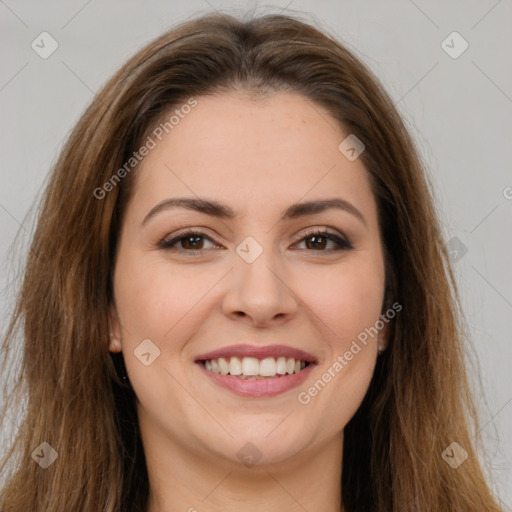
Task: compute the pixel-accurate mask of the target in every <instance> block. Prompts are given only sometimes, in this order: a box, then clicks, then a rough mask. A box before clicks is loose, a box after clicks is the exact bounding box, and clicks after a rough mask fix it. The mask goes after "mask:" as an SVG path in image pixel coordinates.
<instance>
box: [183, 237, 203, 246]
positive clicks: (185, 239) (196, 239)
mask: <svg viewBox="0 0 512 512" xmlns="http://www.w3.org/2000/svg"><path fill="white" fill-rule="evenodd" d="M201 238H202V237H201V236H197V235H191V236H187V237H185V238H183V239H182V246H183V248H184V249H201V247H198V246H197V245H196V244H197V243H198V242H200V241H201ZM190 240H193V242H192V244H189V241H190ZM187 246H188V247H187Z"/></svg>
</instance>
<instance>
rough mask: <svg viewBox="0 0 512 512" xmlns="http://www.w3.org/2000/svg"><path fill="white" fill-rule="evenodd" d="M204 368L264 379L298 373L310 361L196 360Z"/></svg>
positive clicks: (225, 373) (220, 358)
mask: <svg viewBox="0 0 512 512" xmlns="http://www.w3.org/2000/svg"><path fill="white" fill-rule="evenodd" d="M198 362H199V363H201V364H202V365H203V366H204V368H205V369H206V370H207V371H209V372H212V373H216V374H219V375H231V376H233V377H238V378H240V379H244V380H265V379H275V378H279V377H285V376H287V375H294V374H298V373H300V372H301V371H303V370H304V369H305V368H307V367H308V366H309V365H310V363H309V362H308V361H304V360H301V359H295V358H293V357H283V356H281V357H265V358H263V359H258V358H256V357H235V356H233V357H218V358H216V359H205V360H201V361H198Z"/></svg>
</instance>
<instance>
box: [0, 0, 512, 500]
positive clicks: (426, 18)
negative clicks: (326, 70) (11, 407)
mask: <svg viewBox="0 0 512 512" xmlns="http://www.w3.org/2000/svg"><path fill="white" fill-rule="evenodd" d="M285 8H287V9H288V12H290V13H292V14H293V13H294V12H295V13H299V14H303V15H304V14H307V13H311V15H312V16H313V17H314V19H316V20H319V22H320V24H321V27H323V28H325V29H326V30H328V31H329V32H330V33H331V34H335V35H336V36H337V37H338V38H340V39H341V40H342V41H344V42H345V43H346V44H347V45H348V46H349V48H351V49H352V50H353V51H354V52H355V53H356V55H358V56H359V57H360V58H361V59H362V60H363V61H364V62H366V63H367V64H368V65H369V66H370V68H371V69H372V70H373V71H374V72H375V73H376V75H377V76H378V77H379V78H380V80H381V81H382V83H383V84H384V86H385V87H386V89H387V90H388V91H389V93H390V94H391V96H392V97H393V99H394V100H395V101H396V104H397V107H398V109H399V111H400V113H401V114H402V115H403V117H404V119H405V121H406V124H407V126H408V127H409V129H410V131H411V133H412V135H413V137H414V138H415V140H416V141H417V144H418V147H419V149H420V151H421V152H422V155H423V158H424V160H425V162H426V164H427V167H428V171H429V173H430V175H431V179H432V182H433V186H434V190H435V194H436V201H437V203H438V208H439V213H440V215H441V221H442V224H443V227H444V231H445V236H446V240H452V239H453V238H454V237H456V240H455V241H453V240H452V241H451V242H449V243H450V247H451V248H452V249H455V248H458V253H454V258H455V259H456V260H458V261H457V262H456V265H455V268H456V273H457V278H458V282H459V285H460V291H461V295H462V300H463V307H464V313H465V315H466V320H467V327H468V332H469V337H470V344H469V348H468V353H469V355H470V357H471V358H473V359H474V360H475V363H474V365H473V366H471V367H470V371H471V372H472V373H471V375H472V380H473V381H474V382H475V384H477V383H478V379H477V372H478V371H479V372H480V376H481V380H482V384H483V395H482V393H481V391H480V389H479V388H476V392H477V400H478V403H479V406H480V409H481V419H482V430H481V431H480V432H479V433H478V437H479V438H481V439H482V441H483V442H484V445H485V447H486V452H487V454H488V461H487V462H486V463H485V466H486V469H487V471H488V473H489V475H490V477H491V478H492V479H493V481H494V484H493V485H494V486H495V488H496V489H497V492H499V494H500V496H501V499H502V501H503V506H504V507H506V508H507V509H510V507H511V506H512V428H511V425H512V404H511V401H512V386H511V382H512V373H511V371H510V363H511V361H512V343H511V342H510V332H511V330H512V329H511V328H512V322H511V317H512V291H511V286H510V285H511V282H512V279H511V274H512V266H511V262H512V243H511V236H510V235H511V233H512V229H511V228H512V173H511V169H512V166H511V163H512V152H511V151H510V144H511V141H512V72H511V66H510V57H511V46H512V23H511V21H512V5H511V2H510V1H506V0H499V1H496V0H492V1H456V2H449V3H447V2H442V1H435V2H434V1H432V2H427V1H425V0H422V1H420V0H415V1H412V0H403V1H393V2H391V1H386V2H378V1H364V2H363V1H359V2H356V1H334V0H315V2H313V1H311V0H292V1H289V0H286V1H283V2H281V1H276V2H275V3H273V4H262V3H259V2H256V1H251V2H247V3H245V2H228V1H224V0H223V1H220V0H208V1H207V0H189V1H188V2H185V3H183V4H182V3H179V4H178V3H177V2H170V1H156V0H153V1H148V2H141V1H133V0H132V1H123V2H121V1H112V0H109V1H100V0H89V1H87V0H78V1H75V0H73V1H67V2H50V1H35V0H33V1H23V2H15V1H14V0H0V26H1V28H0V32H1V34H2V39H3V45H2V49H1V53H0V69H1V74H0V119H1V120H2V131H1V138H0V154H1V155H2V156H1V158H2V160H1V161H2V166H1V171H0V172H1V179H0V184H1V188H0V226H1V227H0V266H1V280H0V289H1V290H2V295H1V300H2V302H1V304H0V315H1V319H2V331H3V330H4V326H5V322H6V318H7V314H8V311H9V308H10V307H11V305H12V293H13V288H12V286H8V284H9V283H10V282H12V281H13V280H14V279H15V277H16V275H17V273H18V267H19V261H20V260H19V252H18V253H15V254H14V256H11V257H8V255H9V250H10V249H11V245H12V243H13V241H14V239H15V236H16V234H17V232H18V231H19V232H20V237H19V241H20V245H19V249H18V251H21V253H22V254H23V251H24V250H25V248H26V246H27V244H28V242H29V241H30V233H31V230H32V229H33V227H34V226H33V219H34V217H33V215H29V211H30V208H31V207H32V205H33V204H34V201H35V200H36V199H37V197H39V194H40V192H41V187H42V186H43V183H44V180H45V178H46V176H47V174H48V171H49V168H50V166H51V164H52V162H53V161H55V159H56V157H57V155H58V152H59V149H60V148H61V147H62V144H63V141H64V139H65V137H66V135H67V133H68V132H69V130H70V129H71V128H72V126H73V125H74V124H75V122H76V121H77V120H78V118H79V116H80V114H81V112H82V111H83V110H84V108H85V106H86V105H87V104H88V103H89V102H90V101H91V99H92V97H93V94H94V92H95V91H97V90H98V89H99V87H100V86H101V85H102V84H103V83H104V82H105V81H106V79H107V78H108V77H109V76H110V75H111V74H112V73H113V72H114V70H115V69H117V68H118V67H119V66H120V65H121V64H122V63H123V62H124V61H125V60H126V59H127V58H128V57H129V56H131V55H132V54H133V53H134V52H135V51H136V50H137V49H139V48H140V47H141V46H142V45H143V44H144V43H146V42H148V41H149V40H151V39H153V38H154V37H156V36H157V35H158V34H160V33H161V32H162V31H164V30H166V29H167V28H169V27H170V26H172V25H174V24H175V23H178V22H180V21H183V20H185V19H187V18H189V17H192V16H195V15H197V14H200V13H205V12H208V11H211V10H212V9H217V10H222V11H228V12H230V13H233V14H240V13H244V12H246V11H248V10H251V9H255V10H256V13H263V12H279V11H280V10H281V9H284V10H285ZM283 12H286V10H285V11H283ZM43 31H47V32H48V33H50V34H51V36H52V37H53V38H54V39H55V40H56V41H57V43H58V45H59V46H58V49H57V50H56V51H55V52H54V53H53V54H52V55H51V56H50V57H48V58H47V59H42V58H41V57H40V56H39V55H38V54H37V53H36V52H35V51H34V50H33V49H32V48H31V43H32V41H34V40H36V42H37V41H38V40H40V39H38V36H39V35H40V34H41V32H43ZM453 31H457V32H459V33H460V34H461V36H462V37H463V38H464V39H465V40H466V41H467V43H468V44H469V48H468V49H467V50H466V51H465V52H464V53H462V54H461V55H460V56H459V57H458V58H456V59H454V58H452V57H450V56H449V55H448V54H447V53H446V52H445V51H444V49H443V47H442V46H441V43H442V41H443V40H445V39H446V38H447V36H448V35H449V34H451V33H452V32H453ZM447 44H449V45H451V46H454V49H453V50H452V51H456V50H458V49H459V48H461V46H460V41H457V40H454V42H453V43H452V42H451V40H450V39H448V43H447ZM461 249H462V250H461ZM466 249H467V252H465V250H466ZM484 398H485V400H486V401H485V400H484ZM10 420H11V423H12V425H14V424H15V423H16V418H13V417H11V418H10ZM7 437H9V435H8V433H7V432H4V433H3V440H2V439H0V441H1V444H2V445H3V447H4V448H5V445H6V443H5V440H6V439H7Z"/></svg>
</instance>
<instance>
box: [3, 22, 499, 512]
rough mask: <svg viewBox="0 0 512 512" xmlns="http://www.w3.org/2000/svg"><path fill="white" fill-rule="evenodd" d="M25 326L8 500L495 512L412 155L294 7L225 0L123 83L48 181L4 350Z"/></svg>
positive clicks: (453, 317) (403, 137) (439, 243)
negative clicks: (232, 8)
mask: <svg viewBox="0 0 512 512" xmlns="http://www.w3.org/2000/svg"><path fill="white" fill-rule="evenodd" d="M19 329H21V330H22V333H23V339H24V351H23V360H22V368H21V372H20V373H19V381H18V383H17V387H16V388H15V389H14V391H13V393H12V395H11V397H10V398H11V403H12V400H14V399H15V398H16V397H17V396H20V394H22V393H23V392H24V391H26V396H27V398H28V402H27V414H26V417H25V418H24V419H23V423H22V424H21V426H20V429H19V432H18V436H17V439H16V443H15V444H14V445H13V446H12V448H11V450H10V451H9V453H8V454H7V457H6V458H5V460H4V462H3V465H2V466H1V467H2V470H5V468H7V467H8V466H7V464H8V462H9V461H10V460H11V458H12V459H14V457H15V456H16V455H18V456H20V457H21V458H20V459H19V460H18V462H17V464H15V465H13V466H14V467H13V469H12V472H11V474H10V475H9V478H8V479H7V480H6V483H5V485H4V488H3V491H2V498H1V499H2V502H1V509H2V510H3V511H4V512H13V511H17V512H18V511H22V510H23V511H27V510H30V511H42V510H44V511H48V510H51V511H52V512H60V511H69V510H73V511H84V512H85V511H87V512H89V511H90V512H92V511H94V512H97V511H98V510H104V511H109V512H111V511H123V512H124V511H147V512H161V511H166V512H174V511H182V510H183V511H184V510H189V511H194V510H197V511H202V510H209V511H220V510H223V511H226V510H235V509H236V510H247V511H249V510H251V511H252V510H266V511H277V510H280V511H281V510H290V511H291V510H308V511H325V512H334V511H339V510H342V511H345V512H349V511H357V512H362V511H379V512H389V511H404V510H411V511H412V510H414V511H416V512H423V511H427V510H428V511H439V512H443V511H446V512H448V511H450V512H454V511H460V512H462V511H464V512H468V511H475V512H477V511H478V512H482V511H483V510H485V511H493V510H499V508H498V505H497V503H496V501H495V499H494V498H493V497H492V495H491V492H490V491H489V488H488V486H487V484H486V482H485V480H484V476H483V473H482V470H481V468H480V465H479V462H478V459H477V454H476V451H475V447H474V446H473V442H474V441H473V438H472V432H473V431H476V430H474V429H475V428H476V426H477V418H476V414H475V409H474V406H473V403H472V401H471V398H470V394H469V388H468V383H467V381H466V374H465V369H464V365H463V355H462V345H461V334H460V327H459V323H458V319H457V303H456V287H455V283H454V282H453V275H452V271H451V269H450V264H449V261H448V259H447V254H446V251H445V249H444V245H443V240H442V236H441V232H440V229H439V225H438V221H437V219H436V215H435V212H434V208H433V203H432V199H431V196H430V192H429V189H428V186H427V183H426V179H425V176H424V172H423V170H422V164H421V162H420V160H419V157H418V154H417V152H416V149H415V147H414V145H413V142H412V140H411V138H410V136H409V135H408V133H407V131H406V129H405V128H404V125H403V123H402V121H401V119H400V118H399V116H398V114H397V112H396V110H395V108H394V106H393V103H392V101H391V100H390V98H389V97H388V95H387V94H386V93H385V92H384V91H383V89H382V87H381V85H380V84H379V83H378V81H377V80H376V78H375V77H374V76H373V75H372V74H371V72H370V71H369V70H368V69H366V67H365V66H364V65H363V64H362V63H361V62H360V61H359V60H357V59H356V58H355V57H354V56H353V55H352V54H351V53H350V52H349V51H348V50H347V49H346V48H344V47H343V46H342V45H341V44H340V43H339V42H336V41H335V40H333V39H331V38H330V37H328V36H327V35H325V34H322V33H321V32H320V31H318V30H317V29H315V28H314V27H312V26H310V25H308V24H306V23H304V22H302V21H299V20H298V19H294V18H291V17H288V16H283V15H272V16H265V17H260V18H255V19H252V20H249V21H245V22H242V21H239V20H236V19H234V18H232V17H230V16H227V15H222V14H211V15H208V16H205V17H202V18H199V19H195V20H192V21H189V22H187V23H184V24H182V25H181V26H179V27H178V28H176V29H174V30H172V31H170V32H168V33H166V34H164V35H163V36H161V37H159V38H158V39H156V40H155V41H154V42H152V43H151V44H149V45H148V46H147V47H145V48H144V49H142V50H141V51H140V52H139V53H137V54H136V55H135V56H134V57H133V58H132V59H131V60H129V61H128V62H127V63H126V64H125V65H124V66H123V67H122V68H121V69H120V70H119V71H118V72H117V73H116V75H115V76H114V77H113V78H112V79H111V80H110V81H109V82H108V83H107V85H106V86H105V87H104V88H103V90H102V91H101V92H100V93H99V94H98V95H97V96H96V97H95V99H94V100H93V102H92V104H91V105H90V106H89V108H88V109H87V110H86V112H85V113H84V115H83V116H82V118H81V119H80V121H79V123H78V124H77V126H76V128H75V129H74V131H73V132H72V134H71V136H70V138H69V140H68V142H67V144H66V146H65V147H64V149H63V151H62V154H61V156H60V158H59V160H58V162H57V164H56V166H55V168H54V170H53V173H52V175H51V179H50V182H49V184H48V187H47V190H46V194H45V197H44V201H43V204H42V208H41V211H40V216H39V221H38V224H37V229H36V232H35V235H34V239H33V241H32V245H31V250H30V254H29V258H28V262H27V265H26V272H25V276H24V282H23V286H22V289H21V292H20V296H19V300H18V303H17V308H16V311H15V314H14V316H13V319H12V323H11V325H10V328H9V331H8V333H7V337H6V339H5V342H4V350H5V352H6V358H5V359H6V361H7V360H8V357H7V356H8V355H9V350H10V347H11V345H12V344H13V343H14V337H15V334H16V332H17V330H19ZM8 403H9V402H7V403H6V406H5V407H6V408H7V405H8ZM6 410H7V409H6ZM468 417H469V418H471V420H472V421H473V423H472V424H468V423H467V418H468Z"/></svg>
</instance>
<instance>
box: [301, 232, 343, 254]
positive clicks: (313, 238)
mask: <svg viewBox="0 0 512 512" xmlns="http://www.w3.org/2000/svg"><path fill="white" fill-rule="evenodd" d="M303 242H304V243H305V244H306V249H309V250H312V251H318V252H331V251H341V250H348V249H352V244H351V243H350V242H348V241H347V240H344V239H343V238H341V237H339V236H337V235H335V234H334V233H329V232H328V231H318V232H314V233H308V234H307V235H306V236H305V237H304V238H302V240H301V241H300V242H299V243H303ZM329 242H332V243H333V244H334V245H335V247H334V248H332V247H331V248H330V249H328V248H327V246H328V244H329ZM326 249H327V250H326Z"/></svg>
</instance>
